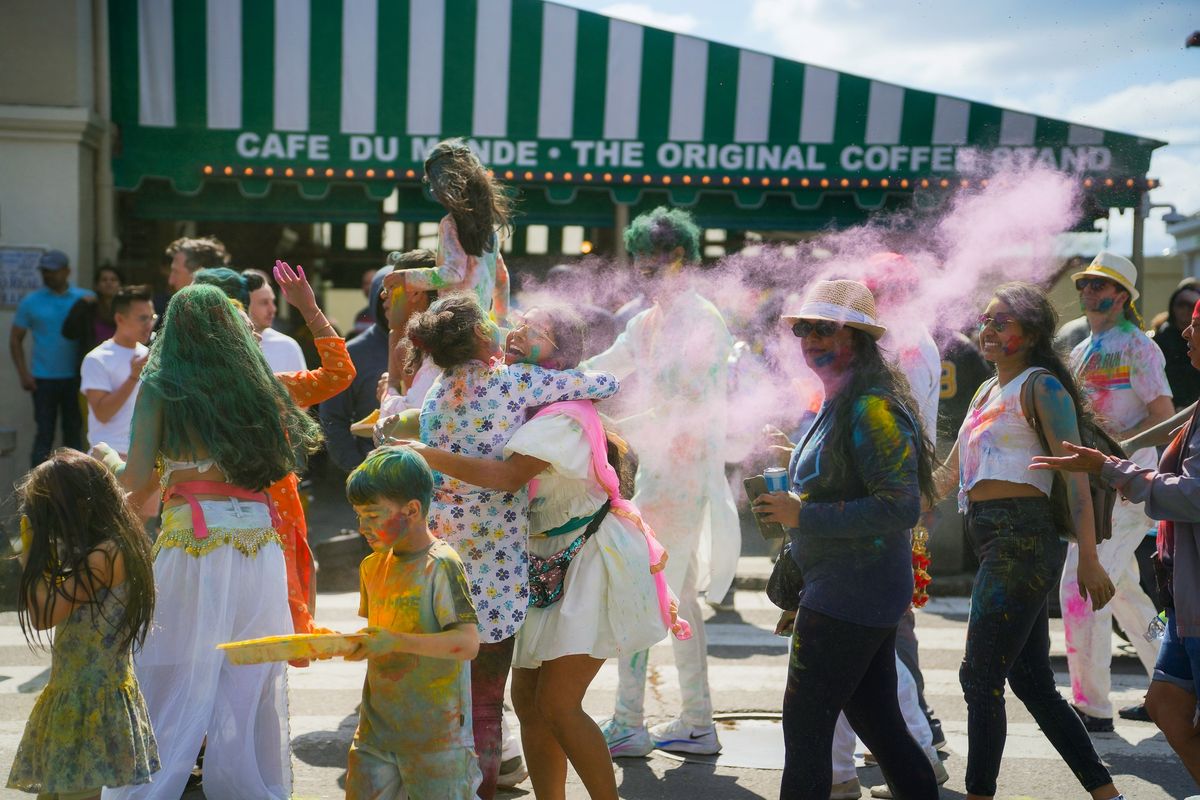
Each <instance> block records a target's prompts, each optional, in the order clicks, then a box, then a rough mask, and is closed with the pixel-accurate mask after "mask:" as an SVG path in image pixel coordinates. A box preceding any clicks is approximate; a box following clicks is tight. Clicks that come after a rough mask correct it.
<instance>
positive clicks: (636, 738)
mask: <svg viewBox="0 0 1200 800" xmlns="http://www.w3.org/2000/svg"><path fill="white" fill-rule="evenodd" d="M600 730H601V732H602V733H603V734H604V741H605V742H607V743H608V754H609V755H610V756H612V757H613V758H643V757H645V756H648V755H650V753H651V752H653V751H654V742H652V741H650V734H649V733H647V732H646V726H645V725H638V726H637V727H634V726H632V725H624V724H622V723H620V722H617V721H616V720H615V719H606V720H605V721H604V722H602V723H600Z"/></svg>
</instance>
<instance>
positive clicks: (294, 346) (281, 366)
mask: <svg viewBox="0 0 1200 800" xmlns="http://www.w3.org/2000/svg"><path fill="white" fill-rule="evenodd" d="M262 351H263V355H264V356H266V357H267V364H269V365H270V367H271V372H300V371H301V370H304V369H308V365H307V364H305V362H304V353H303V351H301V350H300V344H299V343H298V342H297V341H296V340H295V339H293V338H292V337H290V336H288V335H287V334H286V333H280V332H279V331H277V330H275V329H274V328H267V329H266V330H264V331H263V332H262Z"/></svg>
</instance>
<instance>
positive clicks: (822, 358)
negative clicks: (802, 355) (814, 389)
mask: <svg viewBox="0 0 1200 800" xmlns="http://www.w3.org/2000/svg"><path fill="white" fill-rule="evenodd" d="M834 358H836V356H835V355H834V354H833V353H822V354H821V355H819V356H817V357H816V358H814V359H813V365H814V366H818V367H828V366H829V365H830V364H832V363H833V360H834Z"/></svg>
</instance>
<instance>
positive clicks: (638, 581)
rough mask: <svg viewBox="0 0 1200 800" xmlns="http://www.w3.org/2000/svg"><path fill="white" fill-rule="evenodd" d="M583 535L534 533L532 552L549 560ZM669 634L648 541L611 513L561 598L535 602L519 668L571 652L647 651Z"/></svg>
mask: <svg viewBox="0 0 1200 800" xmlns="http://www.w3.org/2000/svg"><path fill="white" fill-rule="evenodd" d="M581 532H582V531H581ZM577 535H578V534H576V533H574V532H573V533H569V534H565V535H562V536H554V537H551V538H545V537H538V536H531V537H530V538H529V552H530V553H531V554H533V555H536V556H538V557H540V558H546V557H548V556H551V555H554V554H555V553H557V552H558V551H560V550H562V549H563V548H564V547H566V546H567V545H569V544H570V543H571V542H572V541H574V539H575V537H576V536H577ZM666 635H667V629H666V626H665V625H663V621H662V616H661V614H660V613H659V609H658V593H657V590H656V589H655V586H654V578H653V576H652V575H651V574H650V556H649V554H648V553H647V550H646V539H645V537H644V536H643V534H642V532H641V531H640V530H638V529H637V528H636V527H635V526H634V525H633V524H632V523H631V522H629V521H627V520H625V519H622V518H621V517H618V516H616V515H615V514H613V513H611V512H610V513H609V514H608V515H607V516H605V518H604V521H603V522H601V523H600V528H599V530H597V531H596V533H595V534H593V536H592V538H590V539H588V541H587V542H586V543H585V544H584V546H583V547H582V548H580V550H579V552H578V553H577V554H576V556H575V558H574V559H573V560H572V561H571V564H570V566H569V567H567V576H566V579H565V580H564V582H563V594H562V597H561V598H560V599H559V601H558V602H557V603H554V604H553V605H551V606H549V607H548V608H536V607H534V606H530V607H529V611H528V616H527V617H526V618H525V622H524V624H523V625H522V626H521V629H520V630H519V631H517V641H516V647H515V650H514V652H513V666H514V667H516V668H518V669H537V668H538V667H540V666H541V665H542V662H543V661H552V660H553V659H556V658H561V657H562V656H569V655H589V656H591V657H592V658H599V659H608V658H615V657H617V656H620V655H628V654H632V653H636V652H638V651H639V650H645V649H646V648H648V647H650V646H651V645H653V644H655V643H656V642H659V641H661V640H662V639H663V637H664V636H666Z"/></svg>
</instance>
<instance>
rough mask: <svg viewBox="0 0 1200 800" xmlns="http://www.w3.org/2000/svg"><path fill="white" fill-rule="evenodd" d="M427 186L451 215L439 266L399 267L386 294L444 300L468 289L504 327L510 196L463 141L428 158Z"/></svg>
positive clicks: (441, 233) (441, 146) (442, 232)
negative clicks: (503, 239)
mask: <svg viewBox="0 0 1200 800" xmlns="http://www.w3.org/2000/svg"><path fill="white" fill-rule="evenodd" d="M425 182H426V183H427V184H428V185H429V190H430V192H431V193H432V194H433V197H434V199H435V200H437V201H438V202H439V203H441V205H442V207H443V208H445V209H446V211H447V214H446V216H444V217H442V221H441V222H440V223H438V249H437V263H436V265H434V266H433V267H425V268H408V269H397V270H396V271H394V272H392V273H391V274H390V275H388V276H387V277H386V278H384V279H383V290H384V291H385V292H392V291H394V290H396V289H404V290H405V291H407V292H414V291H423V290H436V291H437V292H438V296H439V297H445V296H447V295H448V294H450V293H452V292H454V291H465V292H468V293H470V294H472V295H474V297H475V299H476V300H478V301H479V305H480V307H481V308H483V310H484V311H490V312H491V315H492V319H493V320H495V321H496V322H498V323H499V324H501V325H503V324H504V320H505V317H506V316H507V315H508V297H509V281H508V268H507V267H506V266H505V265H504V257H503V256H502V255H500V236H499V234H498V231H502V230H504V229H505V228H507V227H508V224H509V213H510V211H511V205H512V203H511V201H510V200H509V197H508V195H507V194H506V193H505V191H504V189H503V188H502V187H501V186H500V184H499V183H497V182H496V180H495V179H494V178H493V177H492V176H491V175H490V174H488V170H487V168H486V167H485V166H484V165H483V163H482V162H480V160H479V157H478V156H476V155H475V153H474V152H473V151H472V150H471V148H470V147H469V146H468V145H467V143H466V141H464V140H463V139H447V140H445V141H443V142H438V143H437V144H436V145H434V147H433V149H432V150H430V151H429V155H428V157H427V158H426V159H425Z"/></svg>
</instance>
